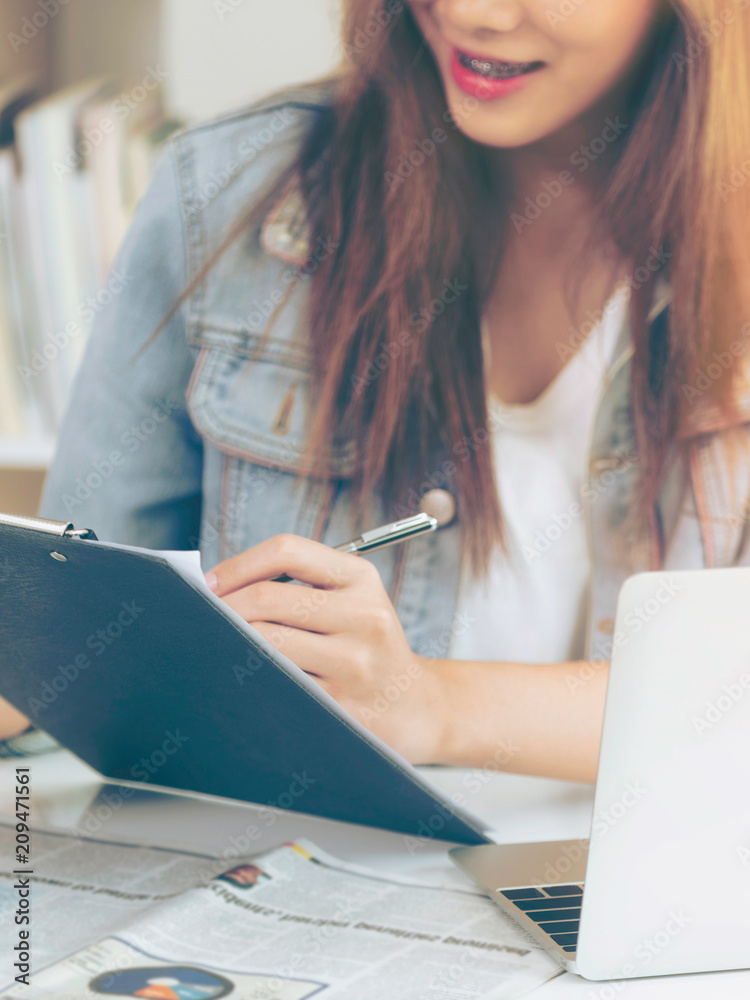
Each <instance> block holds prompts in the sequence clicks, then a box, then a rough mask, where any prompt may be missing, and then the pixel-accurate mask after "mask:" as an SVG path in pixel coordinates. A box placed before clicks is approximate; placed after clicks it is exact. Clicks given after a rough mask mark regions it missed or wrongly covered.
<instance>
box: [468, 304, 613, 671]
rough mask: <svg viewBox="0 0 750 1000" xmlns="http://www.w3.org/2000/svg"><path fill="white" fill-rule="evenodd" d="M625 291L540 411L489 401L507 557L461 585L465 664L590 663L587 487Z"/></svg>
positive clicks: (540, 401)
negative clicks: (598, 410) (592, 445)
mask: <svg viewBox="0 0 750 1000" xmlns="http://www.w3.org/2000/svg"><path fill="white" fill-rule="evenodd" d="M629 298H630V292H629V289H628V287H627V286H626V285H621V286H620V287H619V288H618V289H617V290H616V291H615V293H614V294H613V296H612V297H611V298H610V300H609V302H608V303H607V306H606V307H605V309H604V314H603V319H602V320H601V322H600V323H599V324H598V326H597V327H596V328H595V329H594V330H592V332H591V333H590V335H589V336H588V338H587V339H586V341H585V342H584V343H583V345H582V346H581V347H580V349H579V350H578V351H577V352H576V354H575V355H574V356H573V357H572V358H571V359H570V361H568V362H567V364H566V365H565V367H564V368H563V369H562V371H561V372H560V373H559V374H558V375H557V376H556V377H555V379H554V380H553V381H552V382H551V383H550V385H549V386H548V387H547V388H546V389H545V391H544V392H543V393H542V394H541V396H539V397H538V398H537V399H536V400H534V402H533V403H529V404H523V405H513V406H507V405H505V404H503V403H501V402H500V401H499V400H497V399H495V398H493V397H490V398H489V403H488V405H489V411H490V417H491V420H490V423H491V426H492V428H493V436H492V445H493V449H494V458H495V473H496V482H497V489H498V493H499V496H500V504H501V509H502V511H503V517H504V524H505V537H506V547H507V552H504V551H503V550H502V549H499V548H498V549H496V550H495V552H494V554H493V557H492V563H491V566H490V572H489V576H488V578H487V579H486V581H472V580H470V579H468V578H465V579H464V580H462V581H461V587H460V592H459V600H458V613H459V616H460V617H459V618H458V619H457V621H458V622H460V623H461V628H460V629H459V630H458V634H457V635H456V639H455V641H454V644H453V648H452V650H451V657H452V658H453V659H456V660H493V661H510V662H516V663H558V662H564V661H567V660H576V659H581V658H582V657H583V652H584V630H585V621H586V606H587V602H588V592H589V582H590V577H591V555H590V552H589V546H588V540H587V537H586V523H585V517H584V515H583V507H582V495H581V489H582V486H583V483H584V476H587V465H588V457H589V444H590V436H591V431H592V425H593V421H594V416H595V409H596V404H597V400H598V398H599V395H600V392H601V390H602V388H603V386H604V383H605V379H606V373H607V370H608V368H609V365H610V364H611V362H612V360H613V353H614V349H615V345H616V342H617V338H618V336H619V334H620V332H621V329H622V325H623V322H624V320H625V316H626V311H627V304H628V301H629Z"/></svg>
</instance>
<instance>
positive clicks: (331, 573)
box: [206, 535, 448, 764]
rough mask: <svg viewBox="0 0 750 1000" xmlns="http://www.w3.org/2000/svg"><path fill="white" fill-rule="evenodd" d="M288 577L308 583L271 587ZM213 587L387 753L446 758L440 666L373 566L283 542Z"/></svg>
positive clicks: (257, 550)
mask: <svg viewBox="0 0 750 1000" xmlns="http://www.w3.org/2000/svg"><path fill="white" fill-rule="evenodd" d="M284 573H286V574H288V575H289V576H291V577H292V578H293V579H295V580H299V581H300V582H302V583H305V584H309V586H306V587H299V586H295V585H293V584H289V583H278V582H274V581H273V577H276V576H281V575H282V574H284ZM206 582H207V583H208V585H209V587H211V589H212V590H213V591H214V592H215V593H216V594H217V596H218V597H221V598H222V600H223V601H224V602H225V603H226V604H228V605H229V607H230V608H232V609H233V610H234V611H236V612H237V614H239V615H240V616H241V617H242V618H244V619H245V621H247V622H249V623H250V624H251V625H252V626H253V628H255V629H257V631H258V632H260V634H261V635H262V636H264V637H265V638H266V639H267V640H268V641H269V642H270V643H271V644H272V645H273V646H274V647H275V648H276V649H278V650H279V651H280V652H282V653H284V655H285V656H288V657H289V659H290V660H292V662H293V663H296V664H297V666H299V667H300V668H301V669H302V670H304V671H305V672H306V673H308V674H309V675H310V676H311V677H314V678H315V680H316V681H317V682H318V683H319V684H320V685H321V687H323V688H324V689H325V690H326V691H327V692H328V693H329V694H330V695H331V696H332V697H333V698H335V699H336V701H337V702H338V703H339V704H340V705H341V706H342V707H343V708H344V709H346V711H347V712H349V714H350V715H352V716H354V718H355V719H357V720H358V721H359V722H361V723H362V724H363V725H364V726H366V727H367V728H368V729H369V730H371V731H372V732H373V733H374V734H375V735H376V736H379V737H380V738H381V739H382V740H384V742H386V743H387V744H389V746H391V747H393V748H394V749H395V750H397V751H398V752H399V753H401V754H402V755H403V756H404V757H406V758H407V759H408V760H410V761H412V762H413V763H415V764H424V763H434V762H437V761H439V760H440V757H441V745H442V739H443V726H444V723H445V720H446V719H447V717H448V707H447V701H448V698H447V696H446V691H445V685H444V683H443V681H442V675H441V669H440V665H439V664H438V663H433V662H432V661H429V660H427V659H425V658H423V657H420V656H417V655H416V654H415V653H413V652H412V651H411V649H410V648H409V644H408V642H407V640H406V636H405V635H404V630H403V628H402V627H401V623H400V621H399V619H398V616H397V615H396V612H395V610H394V608H393V605H392V604H391V602H390V599H389V597H388V594H387V593H386V591H385V588H384V587H383V583H382V581H381V579H380V574H379V573H378V571H377V569H376V568H375V566H374V565H373V564H372V563H371V562H368V560H367V559H362V558H360V557H359V556H355V555H350V554H346V553H342V552H337V551H336V550H335V549H332V548H329V547H328V546H327V545H323V544H321V543H320V542H314V541H311V540H310V539H307V538H301V537H299V536H297V535H276V536H275V537H274V538H269V539H268V540H267V541H265V542H261V543H260V545H256V546H255V547H254V548H252V549H249V550H248V551H246V552H243V553H242V554H241V555H239V556H236V557H235V558H233V559H227V560H226V561H225V562H223V563H220V564H219V565H218V566H216V567H215V569H214V570H213V571H212V572H210V573H207V574H206Z"/></svg>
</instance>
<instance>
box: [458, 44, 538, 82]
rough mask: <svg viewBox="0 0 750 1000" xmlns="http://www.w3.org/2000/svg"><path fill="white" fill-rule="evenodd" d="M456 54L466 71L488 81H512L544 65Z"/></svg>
mask: <svg viewBox="0 0 750 1000" xmlns="http://www.w3.org/2000/svg"><path fill="white" fill-rule="evenodd" d="M456 54H457V56H458V61H459V62H460V63H461V65H462V66H463V67H464V69H467V70H469V71H470V72H471V73H476V75H477V76H482V77H484V78H485V79H486V80H512V79H513V77H515V76H523V74H524V73H531V72H532V71H533V70H536V69H540V68H541V67H542V66H543V65H544V63H542V62H524V63H509V62H500V61H497V60H494V59H478V58H477V57H475V56H469V55H466V53H465V52H461V51H460V50H457V51H456Z"/></svg>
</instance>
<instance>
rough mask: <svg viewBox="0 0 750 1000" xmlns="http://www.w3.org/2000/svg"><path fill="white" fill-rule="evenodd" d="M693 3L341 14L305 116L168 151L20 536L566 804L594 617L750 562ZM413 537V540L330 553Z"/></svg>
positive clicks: (736, 151)
mask: <svg viewBox="0 0 750 1000" xmlns="http://www.w3.org/2000/svg"><path fill="white" fill-rule="evenodd" d="M722 3H723V4H724V6H721V4H720V2H719V0H673V2H672V3H666V2H661V0H596V2H592V0H575V2H572V3H568V2H567V0H566V2H564V3H558V2H557V0H473V2H472V0H412V2H411V3H410V4H408V5H404V4H402V3H400V2H398V0H388V2H387V3H386V4H385V5H384V6H383V7H382V8H381V9H378V10H375V11H373V9H372V7H371V5H370V4H369V3H364V2H360V0H349V2H348V3H346V4H345V9H346V13H345V40H346V52H347V63H346V67H345V69H344V70H343V71H342V73H341V74H340V75H339V76H338V77H337V78H336V79H335V80H332V81H328V82H326V83H324V84H323V85H320V86H316V87H310V88H303V89H301V90H299V91H296V92H293V93H289V94H286V95H282V96H281V97H278V98H275V99H272V100H270V101H268V102H267V103H265V104H263V105H260V106H258V107H256V108H254V109H251V110H250V111H244V112H240V113H238V114H234V115H230V116H228V117H225V118H222V119H220V120H218V121H214V122H209V123H208V124H206V125H202V126H198V127H197V128H193V129H191V130H189V131H187V132H184V133H182V134H181V135H180V136H179V137H178V138H177V139H175V140H174V141H173V142H172V143H171V145H170V148H169V150H168V152H167V154H166V156H165V158H164V159H163V161H162V163H161V166H160V167H159V170H158V172H157V175H156V177H155V179H154V181H153V184H152V187H151V190H150V192H149V193H148V194H147V196H146V197H145V198H144V200H143V202H142V203H141V205H140V206H139V209H138V212H137V216H136V219H135V222H134V225H133V228H132V230H131V233H130V236H129V238H128V240H127V242H126V245H125V247H124V249H123V251H122V253H121V256H120V260H119V262H118V266H119V267H120V268H121V269H124V270H125V272H126V273H127V274H128V275H129V277H130V281H129V283H128V284H127V286H126V289H125V290H124V291H123V292H122V294H121V295H120V296H119V298H118V300H117V301H115V303H114V304H113V305H112V307H111V308H110V309H109V310H108V312H107V313H106V314H105V315H103V316H102V317H101V319H100V321H99V326H98V329H97V330H96V331H95V333H94V335H93V338H92V341H91V344H90V347H89V349H88V352H87V356H86V359H85V362H84V364H83V367H82V371H81V373H80V376H79V378H78V381H77V384H76V387H75V390H74V394H73V402H72V405H71V409H70V412H69V414H68V416H67V419H66V422H65V425H64V428H63V431H62V437H61V443H60V450H59V453H58V455H57V459H56V461H55V464H54V467H53V469H52V471H51V473H50V476H49V479H48V482H47V486H46V491H45V496H44V501H43V504H42V513H43V514H44V515H45V516H48V517H57V518H65V519H70V520H73V521H75V522H76V523H77V524H78V525H83V526H91V527H94V528H95V529H96V531H97V532H98V534H99V537H101V538H103V539H105V540H111V541H117V542H128V543H134V544H139V545H144V546H152V547H157V548H189V547H196V546H199V547H200V550H201V556H202V562H203V566H204V569H207V570H209V573H208V576H207V579H208V581H209V584H210V586H212V588H213V589H214V590H215V591H216V593H217V594H218V595H219V596H221V597H222V598H223V599H224V600H225V601H226V602H227V603H228V604H229V605H230V606H231V607H232V608H234V609H235V610H236V611H238V612H239V613H240V614H241V615H242V616H243V617H244V618H245V619H246V620H247V621H249V622H251V623H252V625H253V626H254V627H255V628H256V629H258V631H260V632H261V633H262V634H263V635H264V636H266V637H267V638H268V639H269V640H270V641H271V642H272V643H273V644H274V645H276V646H277V647H278V648H279V649H281V650H282V651H283V652H284V653H286V654H287V655H288V656H289V657H290V658H291V659H292V660H294V661H295V662H296V663H297V664H299V666H300V667H301V668H302V669H304V670H305V671H307V672H308V673H310V674H311V675H312V676H313V677H315V678H316V680H318V682H319V683H320V684H321V685H322V686H323V687H324V688H326V689H327V690H328V691H329V692H330V693H331V694H332V695H333V696H334V697H335V698H336V699H337V700H338V701H339V702H340V703H341V704H342V705H343V706H344V707H345V708H346V709H348V710H349V711H350V712H351V713H352V714H353V715H355V716H356V717H357V718H359V719H360V720H361V721H363V722H364V724H365V725H367V726H368V727H369V728H370V729H371V730H372V731H373V732H375V733H376V734H377V735H379V736H380V737H382V738H383V739H385V740H386V741H387V742H389V743H390V744H392V745H393V746H394V747H395V748H396V749H397V750H399V751H400V752H401V753H403V754H404V755H405V756H407V757H408V758H409V759H410V760H412V761H414V762H416V763H425V762H438V763H445V764H456V765H465V766H471V767H487V766H492V767H505V768H508V769H510V770H514V771H519V772H526V773H532V774H543V775H550V776H557V777H565V778H573V779H583V780H592V779H593V778H594V776H595V772H596V760H597V751H598V744H599V738H600V729H601V720H602V713H603V704H604V694H605V688H606V679H607V666H608V664H607V660H608V657H609V654H610V652H611V648H612V636H611V633H612V618H613V615H614V607H615V600H616V596H617V592H618V589H619V586H620V584H621V583H622V581H623V580H624V579H625V578H626V577H627V576H628V575H630V574H631V573H633V572H637V571H640V570H648V569H654V568H657V567H659V566H662V567H667V568H686V567H702V566H718V565H730V564H735V563H742V562H744V563H747V562H750V554H749V552H748V546H747V544H746V534H747V533H746V531H745V518H744V511H745V504H746V503H747V500H748V497H749V496H750V482H749V478H750V477H749V474H748V466H749V464H750V463H748V461H747V457H746V455H745V453H744V451H743V449H744V447H745V446H746V443H747V441H746V439H747V423H748V421H749V420H750V396H749V395H748V394H747V393H745V394H743V389H744V377H745V368H744V361H743V358H744V355H745V348H746V339H745V338H746V336H747V334H748V332H750V326H748V319H750V289H749V288H748V280H747V279H748V276H750V259H749V258H750V240H748V235H749V234H748V228H749V223H750V184H748V183H746V182H747V180H748V174H750V162H748V160H749V159H750V74H749V73H748V70H747V68H746V65H745V56H746V53H747V51H748V48H749V47H750V13H749V12H748V10H747V6H748V4H747V0H733V2H731V3H727V0H722ZM743 163H744V165H745V166H744V167H743ZM420 506H421V507H423V508H424V509H430V510H432V511H433V512H434V513H435V514H436V516H438V517H439V519H440V520H441V522H442V527H441V528H440V529H439V530H438V531H437V532H435V533H434V534H433V535H431V536H429V537H426V538H422V539H419V540H415V541H413V542H411V543H409V544H408V545H406V546H402V547H401V548H396V549H388V550H385V551H384V552H381V553H378V554H377V555H374V556H373V557H372V559H370V560H368V559H364V558H357V557H355V556H351V555H343V554H341V553H338V552H335V551H333V550H332V549H331V548H330V546H332V545H335V544H337V543H339V542H341V541H344V540H346V539H347V538H349V537H352V536H353V535H356V534H359V533H360V531H362V530H366V529H367V528H370V527H374V526H375V525H376V524H380V523H383V522H386V521H390V520H394V519H395V518H397V517H400V516H403V515H404V514H407V513H411V512H413V511H414V510H417V509H419V508H420ZM281 573H288V574H289V575H290V576H292V577H294V578H295V579H296V580H298V581H301V582H302V583H304V584H306V585H307V587H306V588H304V589H300V588H299V587H296V586H290V585H288V584H283V583H276V582H270V581H272V580H273V578H274V577H276V576H278V575H279V574H281ZM207 674H210V665H207ZM40 725H43V720H40Z"/></svg>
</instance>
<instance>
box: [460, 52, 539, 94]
mask: <svg viewBox="0 0 750 1000" xmlns="http://www.w3.org/2000/svg"><path fill="white" fill-rule="evenodd" d="M543 67H544V63H541V62H532V63H506V62H501V61H499V60H493V59H488V58H486V57H484V56H475V55H471V54H469V53H467V52H462V51H461V50H460V49H453V53H452V55H451V73H452V74H453V79H454V80H455V81H456V84H457V85H458V86H459V87H460V88H461V90H463V91H464V93H466V94H470V95H471V96H472V97H476V98H477V99H478V100H480V101H494V100H496V99H497V98H499V97H507V96H508V95H510V94H514V93H515V92H516V91H517V90H520V89H521V88H522V87H523V86H525V84H526V83H528V81H529V80H530V78H531V77H532V76H534V74H535V73H536V72H538V71H539V70H540V69H542V68H543Z"/></svg>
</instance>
